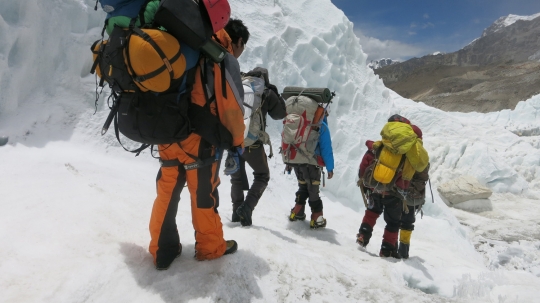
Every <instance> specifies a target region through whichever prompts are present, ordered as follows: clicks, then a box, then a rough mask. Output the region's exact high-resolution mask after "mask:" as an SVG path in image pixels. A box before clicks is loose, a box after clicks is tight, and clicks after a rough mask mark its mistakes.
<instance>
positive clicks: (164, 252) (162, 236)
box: [149, 134, 226, 263]
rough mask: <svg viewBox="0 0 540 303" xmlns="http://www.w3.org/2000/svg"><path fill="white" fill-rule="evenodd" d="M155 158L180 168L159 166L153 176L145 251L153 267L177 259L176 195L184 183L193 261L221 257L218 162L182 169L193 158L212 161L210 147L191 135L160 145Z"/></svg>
mask: <svg viewBox="0 0 540 303" xmlns="http://www.w3.org/2000/svg"><path fill="white" fill-rule="evenodd" d="M159 155H160V158H161V159H162V160H175V159H177V160H178V161H179V162H180V163H181V164H179V165H177V166H169V167H166V166H162V167H161V168H160V170H159V172H158V175H157V179H156V183H157V197H156V200H155V201H154V206H153V208H152V215H151V217H150V236H151V240H150V247H149V251H150V253H151V254H152V256H153V257H154V263H156V260H160V262H161V261H165V260H167V259H169V258H175V257H176V256H177V255H178V250H179V247H180V237H179V234H178V229H177V226H176V213H177V210H178V203H179V201H180V193H181V192H182V189H183V188H184V185H185V184H186V182H187V186H188V190H189V193H190V196H191V218H192V223H193V228H194V229H195V241H196V242H195V251H196V252H195V257H196V258H197V259H198V260H210V259H215V258H219V257H221V256H222V255H223V254H224V253H225V249H226V243H225V240H224V239H223V228H222V223H221V218H220V217H219V214H218V211H217V208H218V206H219V196H218V191H217V187H218V185H219V182H220V180H219V174H218V170H219V168H218V165H219V162H213V163H212V164H211V165H206V166H203V167H200V168H198V169H190V170H186V169H185V168H184V165H183V164H190V163H195V159H194V157H196V158H199V159H202V160H204V159H208V158H209V157H214V149H213V147H212V146H211V145H210V144H208V143H206V141H204V140H202V139H201V137H200V136H199V135H196V134H191V135H190V136H189V137H188V138H187V139H186V140H184V141H182V142H179V143H177V144H171V145H160V146H159ZM171 261H172V260H171Z"/></svg>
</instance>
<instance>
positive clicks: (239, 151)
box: [236, 146, 244, 155]
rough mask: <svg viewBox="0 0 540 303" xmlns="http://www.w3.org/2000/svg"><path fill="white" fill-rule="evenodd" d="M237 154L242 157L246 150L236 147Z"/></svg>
mask: <svg viewBox="0 0 540 303" xmlns="http://www.w3.org/2000/svg"><path fill="white" fill-rule="evenodd" d="M236 152H237V153H238V154H239V155H242V154H243V153H244V148H243V147H242V146H236Z"/></svg>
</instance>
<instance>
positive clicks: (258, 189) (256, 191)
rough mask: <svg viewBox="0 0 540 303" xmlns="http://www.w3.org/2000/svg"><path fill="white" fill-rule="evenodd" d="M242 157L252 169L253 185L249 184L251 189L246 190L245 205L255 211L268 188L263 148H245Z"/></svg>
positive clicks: (268, 173)
mask: <svg viewBox="0 0 540 303" xmlns="http://www.w3.org/2000/svg"><path fill="white" fill-rule="evenodd" d="M243 156H244V159H245V160H246V162H247V163H248V164H249V166H250V167H251V168H252V169H253V184H251V187H250V188H249V190H248V193H247V195H246V199H245V203H247V204H248V205H249V207H250V208H251V209H255V206H257V203H258V202H259V199H260V198H261V196H262V195H263V193H264V190H265V189H266V187H267V186H268V181H269V180H270V169H269V168H268V162H267V160H266V152H265V151H264V146H263V145H262V144H260V145H259V146H258V147H256V148H247V149H246V151H245V152H244V155H243Z"/></svg>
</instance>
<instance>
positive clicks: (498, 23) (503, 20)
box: [469, 13, 540, 45]
mask: <svg viewBox="0 0 540 303" xmlns="http://www.w3.org/2000/svg"><path fill="white" fill-rule="evenodd" d="M538 17H540V13H537V14H533V15H530V16H519V15H514V14H509V15H508V16H502V17H500V18H499V19H497V20H495V22H493V24H491V25H490V26H489V27H488V28H486V29H485V30H484V32H483V33H482V37H485V36H487V35H490V34H493V33H495V32H498V31H499V30H501V29H503V28H505V27H507V26H510V25H512V24H514V23H516V22H517V21H520V20H522V21H531V20H533V19H536V18H538ZM473 42H474V41H473ZM471 43H472V42H471ZM469 45H470V44H469Z"/></svg>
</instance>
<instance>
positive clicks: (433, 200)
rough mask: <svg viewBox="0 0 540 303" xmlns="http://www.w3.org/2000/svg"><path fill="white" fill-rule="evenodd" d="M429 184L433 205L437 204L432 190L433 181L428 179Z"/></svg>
mask: <svg viewBox="0 0 540 303" xmlns="http://www.w3.org/2000/svg"><path fill="white" fill-rule="evenodd" d="M428 182H429V191H430V192H431V203H435V199H433V190H432V189H431V179H428Z"/></svg>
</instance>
